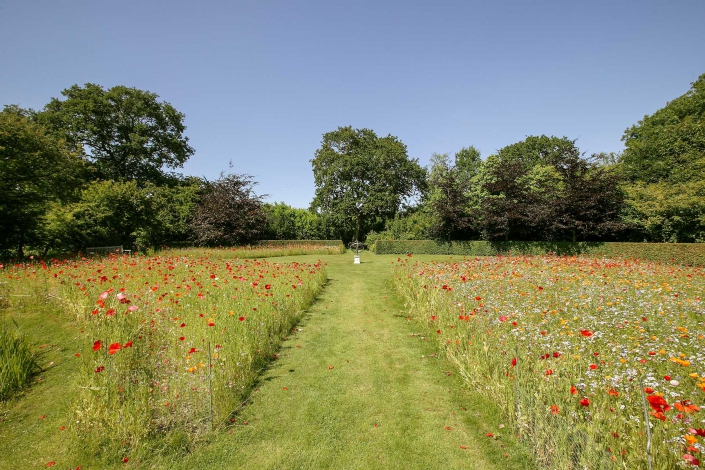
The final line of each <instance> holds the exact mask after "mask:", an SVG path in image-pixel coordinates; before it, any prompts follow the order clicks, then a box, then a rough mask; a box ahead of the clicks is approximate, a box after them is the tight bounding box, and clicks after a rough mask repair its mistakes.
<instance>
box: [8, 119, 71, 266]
mask: <svg viewBox="0 0 705 470" xmlns="http://www.w3.org/2000/svg"><path fill="white" fill-rule="evenodd" d="M81 173H82V164H81V160H80V159H79V158H78V156H77V153H76V152H74V151H72V150H71V148H70V147H69V146H67V145H66V142H65V141H63V140H61V139H57V138H56V137H54V136H52V135H50V134H49V133H48V132H47V131H46V129H45V128H43V127H42V126H41V125H39V124H37V123H36V122H34V120H33V118H32V113H31V112H28V111H25V110H22V109H20V108H18V107H17V106H6V107H5V109H4V110H3V111H2V112H0V250H2V249H14V250H16V252H17V253H18V254H19V255H20V256H22V255H23V248H24V246H25V245H26V244H28V243H31V242H35V241H36V240H37V239H38V237H39V236H40V233H41V228H42V226H43V222H44V220H43V217H44V215H45V214H46V212H47V210H48V208H49V204H50V203H51V202H52V201H67V200H69V199H70V197H71V196H72V194H73V192H74V191H75V190H76V189H77V188H78V186H79V181H80V176H81Z"/></svg>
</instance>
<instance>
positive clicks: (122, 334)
mask: <svg viewBox="0 0 705 470" xmlns="http://www.w3.org/2000/svg"><path fill="white" fill-rule="evenodd" d="M3 274H4V276H3V282H5V283H6V285H7V286H8V289H7V290H8V291H9V292H10V294H9V295H10V299H11V301H12V300H13V299H17V300H16V301H14V302H12V303H11V305H10V308H9V309H7V312H6V313H5V315H6V317H7V321H14V322H15V323H17V324H18V325H20V326H21V327H22V328H23V329H24V330H27V331H28V332H29V333H30V334H31V336H34V338H36V339H35V341H36V340H39V342H41V343H43V344H42V345H41V346H39V349H40V350H42V349H45V348H47V347H49V348H51V349H55V348H56V352H57V353H59V352H60V355H59V357H57V360H53V361H50V362H49V363H48V364H43V367H44V370H43V372H42V374H40V376H39V377H38V378H37V380H38V381H41V380H43V379H42V376H44V375H51V371H52V369H53V368H54V367H58V366H61V367H62V368H63V369H64V370H65V373H67V375H66V376H65V377H64V380H63V381H62V382H63V384H64V387H65V391H63V392H62V393H65V394H66V395H69V396H70V400H68V401H69V402H67V403H63V405H62V407H61V408H62V411H64V412H65V411H67V410H70V411H69V412H68V413H65V414H64V416H62V418H63V421H62V422H61V424H60V425H59V426H57V428H58V429H59V430H60V431H61V432H62V433H63V434H64V438H65V439H66V440H68V441H70V442H71V443H72V448H71V453H72V454H78V455H79V456H80V457H82V458H84V459H87V460H88V461H94V459H95V461H97V462H101V461H103V459H108V461H109V460H110V459H113V460H114V459H115V458H116V457H117V456H122V457H121V458H127V459H128V461H129V459H136V460H139V459H140V458H141V457H145V456H148V455H152V454H154V453H155V452H161V451H165V452H173V451H175V450H176V451H185V450H188V449H189V448H190V447H191V446H192V445H193V444H195V443H196V442H197V441H198V440H199V438H200V437H201V436H203V435H204V434H206V433H208V432H210V431H211V430H212V429H215V428H217V427H220V426H221V425H223V424H225V423H227V422H228V419H229V417H230V415H231V414H232V413H233V412H234V411H236V410H237V409H238V408H239V405H240V402H241V400H242V399H243V398H244V397H245V396H246V395H247V393H249V390H250V386H251V385H252V383H253V382H254V381H255V379H256V378H257V377H258V376H259V374H260V372H261V370H262V369H263V367H265V366H266V364H267V363H268V362H269V361H270V360H271V359H272V358H273V357H275V355H276V352H277V351H278V349H279V345H280V343H281V340H282V338H283V337H284V336H285V335H286V334H287V333H288V332H289V330H290V328H291V327H292V326H293V325H294V324H295V323H296V322H297V321H298V320H299V318H300V316H301V314H302V312H303V311H304V310H305V309H306V308H307V307H308V306H310V305H311V303H312V302H313V300H314V299H315V297H316V296H317V294H318V292H319V291H320V289H321V287H322V286H323V284H324V283H325V280H326V273H325V268H324V266H323V265H322V263H320V262H318V263H315V262H314V263H312V264H303V263H296V262H291V263H279V262H272V261H266V260H232V261H227V260H223V259H218V258H215V257H193V256H186V255H185V254H181V253H177V252H169V253H167V254H164V255H162V256H155V257H149V258H147V257H128V256H121V257H117V256H112V257H109V258H105V259H91V260H76V261H65V262H56V263H52V264H48V265H47V264H44V263H34V264H31V265H27V266H16V267H9V268H6V269H4V270H3ZM13 304H14V305H13ZM37 311H39V312H40V314H39V315H37ZM42 314H43V315H42ZM42 316H43V318H41V317H42ZM51 323H57V324H58V326H57V328H58V330H59V332H60V335H58V336H60V339H59V340H58V341H57V342H59V341H60V342H61V343H63V344H61V346H58V345H57V344H51V343H53V342H54V337H55V333H54V332H47V331H46V328H50V327H52V325H51ZM41 330H45V331H44V332H43V331H41ZM68 335H71V338H70V339H68V337H67V336H68ZM50 341H51V342H50ZM49 344H51V346H48V345H49ZM59 358H60V359H59ZM20 402H21V399H19V401H18V403H20ZM53 414H54V410H53V409H51V410H49V409H47V410H46V411H45V412H43V415H44V417H43V418H42V420H44V419H45V418H46V416H47V415H53ZM56 418H58V417H56ZM3 431H7V429H5V430H3ZM3 434H4V432H3ZM3 447H5V446H3ZM9 447H13V446H12V445H10V446H9ZM28 458H30V459H32V458H37V459H42V457H41V456H39V455H36V457H28ZM46 459H49V460H47V463H48V462H52V461H54V460H53V457H52V456H46V457H44V460H46ZM17 462H22V460H20V459H18V460H17ZM25 463H26V464H29V463H32V464H35V465H36V461H32V460H29V461H25ZM40 463H41V462H40Z"/></svg>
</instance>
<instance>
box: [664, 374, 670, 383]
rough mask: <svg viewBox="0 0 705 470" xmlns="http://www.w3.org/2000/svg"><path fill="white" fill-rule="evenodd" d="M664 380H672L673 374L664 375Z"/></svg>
mask: <svg viewBox="0 0 705 470" xmlns="http://www.w3.org/2000/svg"><path fill="white" fill-rule="evenodd" d="M663 380H665V381H667V382H670V381H671V376H670V375H664V376H663Z"/></svg>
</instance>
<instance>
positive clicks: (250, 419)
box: [155, 255, 526, 469]
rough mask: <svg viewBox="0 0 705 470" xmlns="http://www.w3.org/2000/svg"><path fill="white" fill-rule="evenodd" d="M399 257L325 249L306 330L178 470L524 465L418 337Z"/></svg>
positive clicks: (480, 405)
mask: <svg viewBox="0 0 705 470" xmlns="http://www.w3.org/2000/svg"><path fill="white" fill-rule="evenodd" d="M296 259H301V260H305V261H310V260H309V259H308V258H305V257H301V258H296ZM394 259H396V258H395V257H389V256H374V255H367V256H363V263H362V264H360V265H354V264H353V263H352V256H348V255H344V256H331V257H325V260H326V261H327V262H328V273H329V283H328V285H327V286H326V289H325V291H324V292H323V295H322V296H321V298H320V299H319V300H318V301H317V302H316V304H314V306H313V307H312V308H311V311H310V312H309V314H308V315H307V316H306V317H305V319H304V321H303V322H302V323H301V324H300V325H299V326H300V330H301V331H299V332H296V333H295V334H292V336H291V337H290V338H289V340H288V341H286V342H285V343H284V347H283V349H282V350H281V352H280V354H279V359H278V360H277V361H275V362H274V363H273V364H272V367H271V368H270V369H269V370H268V371H267V372H266V373H265V375H264V376H263V378H262V380H261V382H260V383H259V384H258V388H257V389H256V390H255V391H254V392H253V393H252V396H251V402H250V403H248V405H247V406H246V407H245V408H244V409H243V411H242V412H241V414H240V415H239V416H238V418H237V421H236V422H235V423H234V424H233V425H232V426H231V427H230V428H229V430H228V431H225V432H224V433H222V434H221V435H220V436H219V437H217V438H216V439H215V440H214V441H213V442H212V443H211V444H210V445H208V446H206V447H204V448H201V449H199V450H198V451H196V452H195V453H193V454H190V455H189V456H187V457H186V458H185V459H184V460H181V461H179V467H180V468H257V469H275V468H276V469H284V468H291V469H307V468H311V469H314V468H315V469H319V468H336V469H352V468H361V469H362V468H364V469H371V468H389V469H395V468H405V469H416V468H418V469H425V468H429V469H432V468H466V469H467V468H478V469H492V468H501V467H504V468H526V460H525V459H524V457H523V453H522V452H520V450H519V449H517V448H516V445H512V444H511V443H509V442H505V440H504V439H499V440H495V439H493V438H491V437H487V436H486V433H488V432H493V433H494V434H495V435H498V434H500V433H501V430H500V428H499V427H498V426H499V421H497V418H496V417H495V414H496V413H493V412H492V409H491V406H490V407H489V408H488V407H487V406H488V404H487V403H484V402H483V401H482V398H481V397H479V396H478V395H477V394H474V395H471V394H468V393H465V390H463V385H462V382H461V380H460V379H459V378H458V377H456V376H454V375H453V374H450V375H448V374H447V373H446V371H447V370H450V368H449V366H448V364H447V363H446V362H445V361H444V360H441V359H438V358H437V357H434V356H432V354H433V351H432V350H431V349H430V347H429V345H428V343H424V341H423V339H422V338H421V337H419V336H412V333H413V325H412V324H410V323H409V322H407V321H406V318H405V315H404V313H403V306H402V305H401V304H400V302H399V299H398V297H397V296H396V294H395V292H394V291H393V287H392V286H391V284H390V283H389V277H390V269H389V267H390V265H391V262H392V261H393V260H394ZM287 261H288V260H287ZM490 405H491V404H490ZM245 423H246V424H245ZM507 441H509V439H507ZM155 463H156V462H155ZM156 464H157V465H159V463H156Z"/></svg>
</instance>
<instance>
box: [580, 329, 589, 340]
mask: <svg viewBox="0 0 705 470" xmlns="http://www.w3.org/2000/svg"><path fill="white" fill-rule="evenodd" d="M580 334H581V335H583V336H585V337H586V338H589V337H590V336H592V331H590V330H580Z"/></svg>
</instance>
